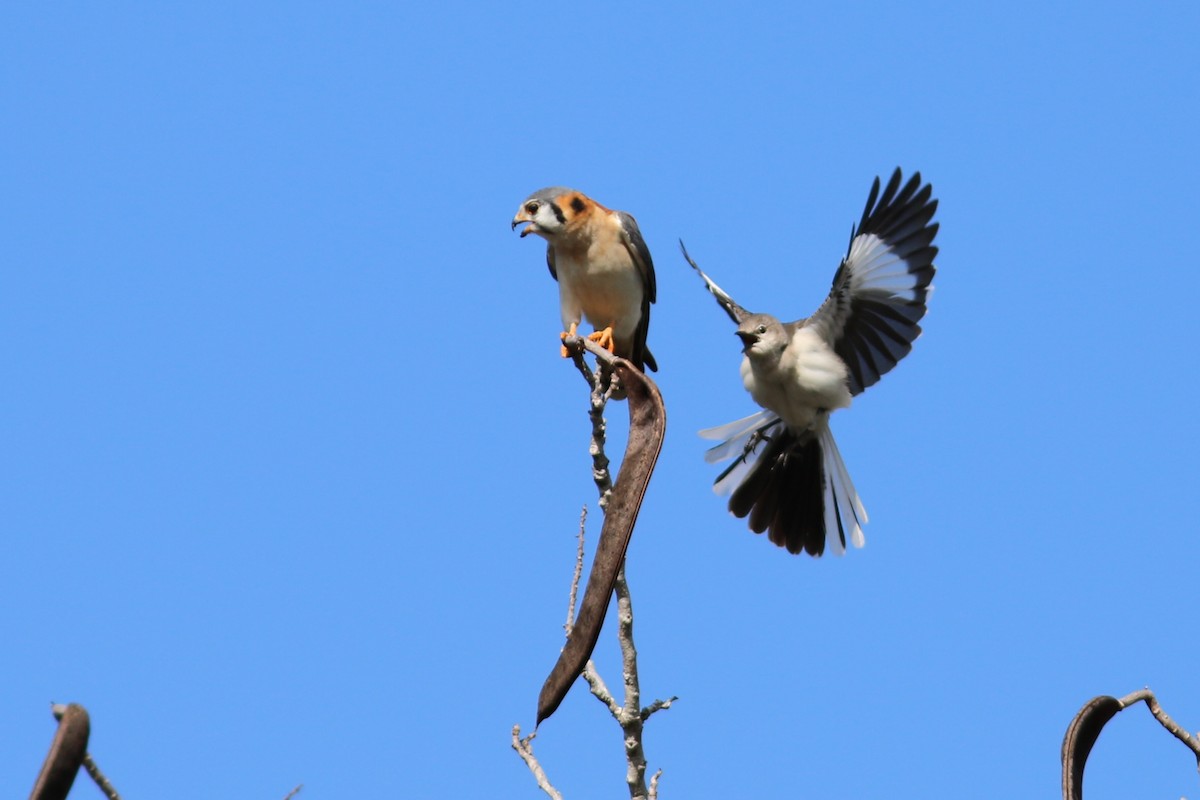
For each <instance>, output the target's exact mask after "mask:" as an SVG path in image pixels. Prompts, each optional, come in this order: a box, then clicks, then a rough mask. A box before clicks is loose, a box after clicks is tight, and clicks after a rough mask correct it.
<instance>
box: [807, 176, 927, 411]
mask: <svg viewBox="0 0 1200 800" xmlns="http://www.w3.org/2000/svg"><path fill="white" fill-rule="evenodd" d="M900 183H901V173H900V170H899V168H897V169H896V171H895V172H894V173H893V174H892V177H891V179H890V180H889V181H888V183H887V186H886V187H885V188H884V189H883V193H882V194H880V191H879V185H880V182H879V178H876V179H875V183H874V184H873V185H872V187H871V194H870V196H869V197H868V198H867V204H866V207H865V208H864V209H863V214H862V219H861V220H859V223H858V225H857V226H856V227H855V228H854V229H853V230H852V231H851V234H850V246H849V248H848V250H847V252H846V256H845V258H843V259H842V263H841V265H840V266H839V267H838V270H837V273H836V274H835V275H834V276H833V288H832V290H831V291H830V293H829V297H828V298H826V300H825V302H824V303H823V304H822V305H821V307H820V308H819V309H817V312H816V313H815V314H813V315H812V316H811V317H809V318H808V319H807V320H804V321H803V324H805V325H810V326H814V327H816V328H817V329H818V330H819V331H820V332H821V333H822V335H823V336H824V337H825V339H826V340H827V341H828V342H830V344H832V345H833V348H834V351H835V352H836V353H837V355H838V357H839V358H841V359H842V361H844V362H846V366H847V367H848V368H849V371H850V375H849V387H850V393H851V394H858V393H860V392H862V391H863V390H864V389H866V388H867V387H868V386H872V385H873V384H874V383H875V382H876V381H878V380H879V378H880V376H882V375H885V374H886V373H887V372H888V371H889V370H891V368H892V367H894V366H896V363H897V362H898V361H899V360H900V359H901V358H903V357H904V356H905V354H907V353H908V351H909V350H911V349H912V343H913V341H914V340H915V339H916V338H917V337H918V336H919V335H920V334H921V326H920V325H919V324H918V323H919V322H920V320H921V318H922V317H924V316H925V308H926V301H927V299H928V297H929V293H930V292H931V291H932V290H933V287H932V285H931V284H932V282H933V274H934V265H933V260H934V258H935V257H936V256H937V252H938V250H937V247H935V246H934V245H933V239H934V237H935V236H936V235H937V230H938V224H937V223H936V222H931V220H932V219H933V214H934V212H935V211H936V210H937V200H934V199H932V194H933V187H932V186H930V185H929V184H925V185H924V186H921V173H919V172H917V173H914V174H913V176H912V177H911V178H909V180H908V182H907V183H905V184H904V186H903V188H901V185H900Z"/></svg>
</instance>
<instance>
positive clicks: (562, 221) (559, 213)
mask: <svg viewBox="0 0 1200 800" xmlns="http://www.w3.org/2000/svg"><path fill="white" fill-rule="evenodd" d="M550 208H552V209H554V216H555V217H556V218H557V219H558V222H559V224H560V225H565V224H566V222H567V218H566V217H564V216H563V213H562V209H561V208H559V207H558V203H555V202H554V201H553V200H552V201H550Z"/></svg>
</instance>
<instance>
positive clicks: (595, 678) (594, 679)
mask: <svg viewBox="0 0 1200 800" xmlns="http://www.w3.org/2000/svg"><path fill="white" fill-rule="evenodd" d="M583 679H584V680H585V681H587V685H588V689H590V690H591V692H592V696H594V697H595V698H596V699H597V700H599V701H600V702H601V703H603V704H604V707H605V708H607V709H608V713H610V714H612V715H613V719H615V720H618V721H619V720H620V719H621V706H620V705H619V704H618V703H617V700H616V698H615V697H613V696H612V692H610V691H609V690H608V684H606V683H605V682H604V678H601V677H600V673H599V672H597V671H596V664H595V662H594V661H592V660H591V659H590V658H589V659H588V662H587V666H585V667H584V668H583Z"/></svg>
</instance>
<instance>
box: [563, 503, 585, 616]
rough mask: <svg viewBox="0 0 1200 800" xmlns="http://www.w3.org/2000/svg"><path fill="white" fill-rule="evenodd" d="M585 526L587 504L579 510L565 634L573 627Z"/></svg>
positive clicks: (581, 573)
mask: <svg viewBox="0 0 1200 800" xmlns="http://www.w3.org/2000/svg"><path fill="white" fill-rule="evenodd" d="M586 526H587V506H586V505H585V506H584V507H583V509H582V510H581V511H580V512H579V534H578V535H577V537H576V538H577V539H578V540H579V546H578V547H576V548H575V573H574V574H573V575H572V576H571V596H570V598H569V599H568V600H567V624H566V625H564V626H563V630H565V631H566V632H567V636H570V635H571V629H572V628H573V627H575V598H576V597H578V596H579V579H580V578H581V577H583V537H584V532H585V531H586Z"/></svg>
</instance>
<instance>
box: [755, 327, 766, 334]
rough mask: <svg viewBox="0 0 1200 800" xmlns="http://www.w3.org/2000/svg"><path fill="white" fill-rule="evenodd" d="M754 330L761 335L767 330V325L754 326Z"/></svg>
mask: <svg viewBox="0 0 1200 800" xmlns="http://www.w3.org/2000/svg"><path fill="white" fill-rule="evenodd" d="M755 331H756V332H757V333H758V335H759V336H762V335H763V334H764V333H766V332H767V326H766V325H759V326H758V327H757V328H755Z"/></svg>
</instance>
